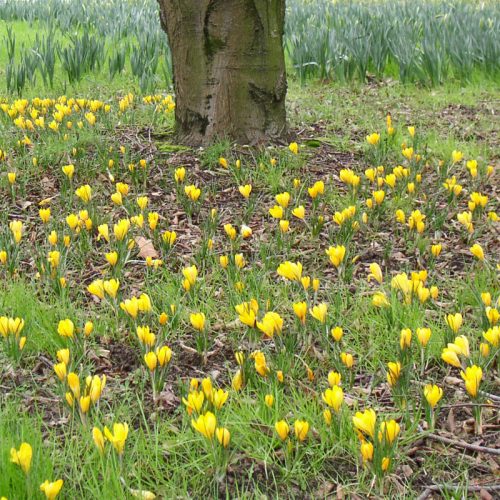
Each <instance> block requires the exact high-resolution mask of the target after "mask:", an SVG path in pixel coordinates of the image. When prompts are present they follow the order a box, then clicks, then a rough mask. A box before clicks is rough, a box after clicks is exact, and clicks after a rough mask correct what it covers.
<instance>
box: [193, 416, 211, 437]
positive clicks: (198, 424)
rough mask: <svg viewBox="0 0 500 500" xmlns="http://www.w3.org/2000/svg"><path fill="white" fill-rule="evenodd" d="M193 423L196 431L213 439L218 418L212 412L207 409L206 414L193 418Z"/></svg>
mask: <svg viewBox="0 0 500 500" xmlns="http://www.w3.org/2000/svg"><path fill="white" fill-rule="evenodd" d="M191 425H192V426H193V428H194V429H195V430H196V431H198V432H199V433H200V434H202V435H203V436H205V437H206V438H207V439H210V440H211V439H212V438H213V437H214V434H215V428H216V427H217V419H216V418H215V415H214V414H213V413H212V412H210V411H207V412H206V413H205V414H204V415H200V416H199V417H198V418H197V420H191Z"/></svg>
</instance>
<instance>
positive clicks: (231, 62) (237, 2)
mask: <svg viewBox="0 0 500 500" xmlns="http://www.w3.org/2000/svg"><path fill="white" fill-rule="evenodd" d="M158 3H159V4H160V18H161V22H162V26H163V29H164V30H165V31H166V32H167V35H168V39H169V44H170V49H171V52H172V62H173V70H174V88H175V99H176V111H175V118H176V126H177V133H178V139H179V141H180V142H184V143H187V144H191V145H204V144H205V145H206V144H208V143H210V142H212V141H213V140H215V139H217V138H224V137H227V138H230V139H232V140H236V141H238V142H240V143H243V144H254V143H257V142H263V141H268V140H272V139H276V138H280V137H283V135H284V133H285V131H286V114H285V95H286V90H287V84H286V72H285V58H284V53H283V30H284V18H285V0H158Z"/></svg>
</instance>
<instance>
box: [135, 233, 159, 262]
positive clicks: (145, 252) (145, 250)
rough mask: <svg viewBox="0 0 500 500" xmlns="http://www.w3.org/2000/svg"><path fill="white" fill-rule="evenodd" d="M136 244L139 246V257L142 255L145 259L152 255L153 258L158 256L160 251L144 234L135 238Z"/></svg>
mask: <svg viewBox="0 0 500 500" xmlns="http://www.w3.org/2000/svg"><path fill="white" fill-rule="evenodd" d="M135 244H136V245H137V247H138V248H139V257H142V258H143V259H146V258H148V257H151V258H152V259H157V258H158V252H157V251H156V250H155V247H154V246H153V242H152V241H151V240H148V239H147V238H144V237H143V236H137V238H135Z"/></svg>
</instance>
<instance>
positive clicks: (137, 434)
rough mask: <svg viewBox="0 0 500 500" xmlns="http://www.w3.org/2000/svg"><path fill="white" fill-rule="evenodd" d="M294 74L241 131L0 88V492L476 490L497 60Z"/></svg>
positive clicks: (489, 361)
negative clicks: (197, 129)
mask: <svg viewBox="0 0 500 500" xmlns="http://www.w3.org/2000/svg"><path fill="white" fill-rule="evenodd" d="M0 12H1V9H0ZM34 22H39V21H34ZM9 23H14V26H15V27H16V36H17V37H18V38H17V39H18V40H24V42H25V43H26V44H28V41H29V42H30V43H31V42H32V41H33V36H32V31H31V28H30V27H29V23H28V21H9ZM6 25H7V24H6ZM6 25H5V26H6ZM4 32H5V29H4V27H2V33H1V34H2V35H3V34H4ZM58 36H59V35H58ZM0 38H1V37H0ZM18 49H19V45H18ZM7 59H8V57H7V55H6V52H4V48H2V51H0V60H1V61H3V63H2V67H1V68H0V69H2V70H3V69H4V67H5V65H6V64H7ZM58 64H59V63H58ZM290 73H291V76H290V82H289V97H288V104H287V110H288V118H289V124H290V131H289V132H290V133H289V140H288V141H286V142H284V143H283V144H273V145H268V146H266V147H261V148H249V147H242V146H236V145H233V144H231V143H230V142H229V141H224V140H221V141H220V142H218V143H216V144H214V145H212V146H210V147H208V148H205V149H192V148H187V147H185V146H180V145H178V144H176V143H175V140H174V138H173V137H174V136H173V132H172V131H173V109H174V105H175V104H174V98H173V97H172V96H171V95H170V94H169V93H168V91H166V90H165V88H164V85H162V83H161V79H160V78H159V77H158V75H156V76H155V77H154V81H155V82H156V83H155V92H153V93H148V92H141V88H140V87H141V86H140V85H139V84H138V80H137V78H136V76H135V75H133V74H132V72H131V71H130V69H129V68H128V66H127V67H126V68H125V69H124V71H123V72H122V73H120V74H118V75H116V77H115V78H114V79H113V80H112V81H110V78H109V75H108V69H107V68H106V67H105V66H104V65H103V66H102V67H101V69H100V70H96V71H93V72H91V71H89V72H88V73H86V74H85V75H83V76H82V79H81V80H80V81H78V82H74V83H72V84H69V83H68V82H67V77H66V76H64V73H63V71H62V69H61V68H59V69H57V70H56V79H55V82H56V83H55V85H54V88H53V89H51V88H50V86H47V87H46V86H44V85H43V82H42V81H41V80H40V78H38V80H37V81H36V82H34V85H27V86H26V87H25V88H24V90H23V94H22V97H21V98H20V97H19V96H17V95H15V94H12V93H4V94H3V96H4V98H3V99H2V102H1V104H0V131H1V134H0V150H1V153H0V158H1V161H0V276H1V281H0V389H1V391H0V498H3V497H2V495H3V496H5V498H8V499H9V500H12V499H23V498H26V499H27V498H30V499H31V498H43V497H44V496H47V497H48V498H51V496H50V495H53V494H56V492H57V491H58V490H59V488H60V493H59V496H58V498H85V499H87V498H88V499H91V498H100V499H101V498H113V497H115V498H145V499H148V498H154V496H156V497H157V498H171V497H174V496H175V497H201V496H203V495H205V496H209V497H231V498H232V497H239V498H254V497H258V498H260V497H285V498H288V497H291V498H295V497H297V498H304V497H306V498H309V497H315V498H316V497H319V498H324V497H332V496H334V497H335V496H336V497H337V498H347V497H353V498H359V497H361V498H364V497H377V498H378V497H387V498H399V497H401V498H402V497H405V498H413V497H415V498H416V497H419V496H420V497H421V498H428V497H432V496H434V497H435V498H438V496H439V495H442V496H443V497H446V498H462V497H463V496H467V495H471V496H473V495H477V496H478V497H479V496H481V498H490V497H489V496H488V495H491V496H492V497H494V496H495V491H498V486H497V483H498V467H499V465H500V464H499V461H498V456H499V455H500V440H499V433H498V429H499V427H498V425H499V424H498V410H499V406H500V391H499V383H500V379H499V377H498V352H499V346H500V330H499V328H500V327H499V324H500V318H499V312H498V311H499V310H500V302H499V300H500V286H499V281H498V276H499V269H500V267H499V265H500V261H499V257H498V255H499V253H498V248H499V243H500V238H499V226H498V215H497V213H498V211H499V196H498V184H499V182H498V180H499V174H498V167H499V165H498V164H499V158H500V156H499V151H500V149H499V143H498V114H499V113H500V105H499V102H500V92H499V90H498V82H497V81H496V79H495V77H494V76H493V77H492V75H488V74H485V73H484V72H483V71H482V70H480V69H477V71H476V70H475V71H473V72H472V73H471V74H470V75H469V76H470V78H468V79H467V81H465V80H464V79H462V78H459V77H450V78H449V79H447V80H446V82H444V83H442V84H440V85H435V86H432V87H431V86H429V85H427V84H424V83H422V82H420V83H419V82H415V83H407V84H403V83H401V82H399V81H398V80H396V78H395V76H396V75H394V74H385V75H383V76H381V77H379V78H370V79H369V81H367V82H357V81H352V82H348V83H346V82H338V81H337V80H336V79H335V78H334V77H333V76H334V75H328V78H323V79H322V80H321V81H318V79H317V78H316V75H313V76H311V77H310V78H308V79H307V81H306V82H302V81H301V75H300V74H294V73H293V71H291V72H290ZM389 73H390V72H389ZM28 445H29V446H28ZM58 480H62V481H63V483H62V486H61V483H57V481H58ZM45 481H48V483H46V484H45V486H44V487H43V491H42V490H41V489H40V485H42V484H44V482H45ZM495 488H496V490H495ZM52 498H53V497H52Z"/></svg>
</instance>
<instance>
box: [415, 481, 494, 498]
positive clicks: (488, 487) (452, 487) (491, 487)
mask: <svg viewBox="0 0 500 500" xmlns="http://www.w3.org/2000/svg"><path fill="white" fill-rule="evenodd" d="M463 489H465V490H467V491H469V492H474V491H481V490H484V491H500V485H499V484H492V485H484V486H479V485H478V486H476V485H470V486H456V485H450V484H433V485H432V486H427V488H426V489H425V490H424V492H423V493H422V494H421V495H420V496H419V497H418V498H417V500H425V499H426V498H427V497H428V496H429V495H430V494H431V493H432V492H434V491H443V490H451V491H460V490H463Z"/></svg>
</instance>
